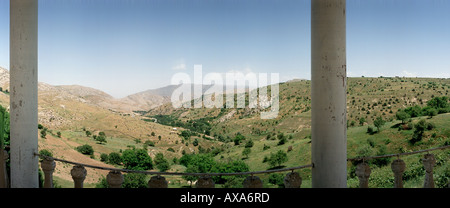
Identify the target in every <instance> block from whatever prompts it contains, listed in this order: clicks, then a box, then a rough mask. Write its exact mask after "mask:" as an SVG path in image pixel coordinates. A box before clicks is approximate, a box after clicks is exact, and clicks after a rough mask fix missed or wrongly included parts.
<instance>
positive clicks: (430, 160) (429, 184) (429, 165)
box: [422, 154, 436, 188]
mask: <svg viewBox="0 0 450 208" xmlns="http://www.w3.org/2000/svg"><path fill="white" fill-rule="evenodd" d="M422 163H423V166H424V168H425V182H424V184H423V187H424V188H434V179H433V167H434V165H435V164H436V159H435V158H434V155H433V154H425V155H424V158H423V159H422Z"/></svg>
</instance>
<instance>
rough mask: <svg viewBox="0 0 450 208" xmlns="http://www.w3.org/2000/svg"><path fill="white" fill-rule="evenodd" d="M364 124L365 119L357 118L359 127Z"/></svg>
mask: <svg viewBox="0 0 450 208" xmlns="http://www.w3.org/2000/svg"><path fill="white" fill-rule="evenodd" d="M365 122H366V119H365V118H364V117H361V118H359V125H360V126H363V125H364V123H365Z"/></svg>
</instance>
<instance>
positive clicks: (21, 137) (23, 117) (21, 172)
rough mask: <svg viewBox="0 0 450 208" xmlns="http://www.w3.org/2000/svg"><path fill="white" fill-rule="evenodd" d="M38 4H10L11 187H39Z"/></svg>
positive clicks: (30, 0) (28, 0)
mask: <svg viewBox="0 0 450 208" xmlns="http://www.w3.org/2000/svg"><path fill="white" fill-rule="evenodd" d="M37 36H38V1H37V0H11V1H10V74H11V77H10V114H11V117H10V119H11V121H10V124H11V187H17V188H21V187H30V188H31V187H38V167H39V166H38V157H36V156H34V153H35V152H37V151H38V129H37V125H38V111H37V110H38V87H37V86H38V85H37V83H38V82H37V81H38V79H37V76H38V74H37V73H38V56H37V54H38V48H37V41H38V39H37Z"/></svg>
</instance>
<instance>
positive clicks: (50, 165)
mask: <svg viewBox="0 0 450 208" xmlns="http://www.w3.org/2000/svg"><path fill="white" fill-rule="evenodd" d="M35 155H36V156H39V157H41V158H43V159H42V161H41V168H42V171H43V172H44V176H45V180H44V188H53V172H54V170H55V167H56V163H55V161H59V162H63V163H69V164H72V165H74V166H73V168H72V170H71V172H70V173H71V175H72V178H73V180H74V187H75V188H83V181H84V179H85V178H86V175H87V171H86V169H85V167H89V168H95V169H101V170H109V173H108V175H107V176H106V181H107V183H108V185H109V187H110V188H121V187H122V184H123V181H124V178H123V175H122V172H125V173H140V174H147V175H155V176H153V177H151V178H150V180H149V182H148V187H149V188H168V182H167V181H166V179H165V177H163V176H162V175H178V176H199V179H198V180H197V183H196V188H214V187H215V183H214V181H213V180H212V178H211V177H212V176H236V175H241V176H243V175H250V176H248V177H247V178H245V180H244V182H243V187H244V188H262V187H263V183H262V180H261V179H260V178H259V177H258V176H255V175H258V174H264V173H276V172H286V171H291V172H290V173H288V174H287V175H286V176H285V178H284V186H285V188H300V186H301V183H302V178H301V177H300V175H299V174H298V173H297V172H294V170H299V169H303V168H309V167H313V165H312V164H309V165H302V166H297V167H291V168H282V169H274V170H265V171H252V172H235V173H181V172H157V171H141V170H129V169H119V168H108V167H101V166H95V165H88V164H82V163H77V162H72V161H67V160H63V159H58V158H54V157H50V156H46V155H41V154H38V153H35Z"/></svg>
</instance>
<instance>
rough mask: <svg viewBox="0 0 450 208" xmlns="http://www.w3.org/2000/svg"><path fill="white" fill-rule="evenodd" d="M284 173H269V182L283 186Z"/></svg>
mask: <svg viewBox="0 0 450 208" xmlns="http://www.w3.org/2000/svg"><path fill="white" fill-rule="evenodd" d="M283 181H284V175H283V174H281V173H272V174H270V175H269V183H271V184H273V185H278V187H279V188H284V182H283Z"/></svg>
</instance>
